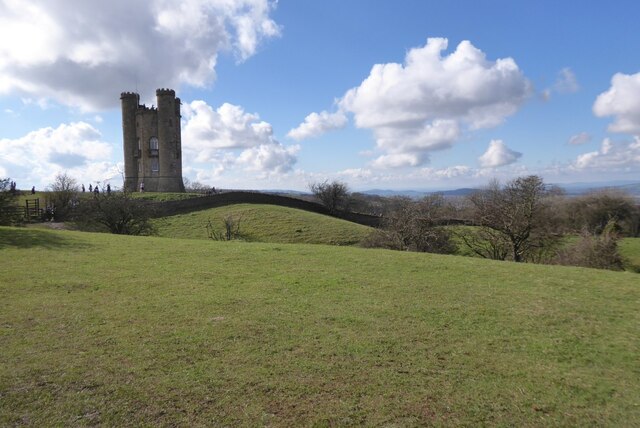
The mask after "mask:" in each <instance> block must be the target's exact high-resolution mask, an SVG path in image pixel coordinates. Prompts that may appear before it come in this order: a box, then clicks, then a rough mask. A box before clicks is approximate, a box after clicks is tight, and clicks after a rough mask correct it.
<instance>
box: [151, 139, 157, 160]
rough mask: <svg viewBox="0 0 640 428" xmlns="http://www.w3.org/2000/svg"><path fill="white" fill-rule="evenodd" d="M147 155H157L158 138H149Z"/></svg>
mask: <svg viewBox="0 0 640 428" xmlns="http://www.w3.org/2000/svg"><path fill="white" fill-rule="evenodd" d="M149 156H158V138H157V137H151V138H150V139H149Z"/></svg>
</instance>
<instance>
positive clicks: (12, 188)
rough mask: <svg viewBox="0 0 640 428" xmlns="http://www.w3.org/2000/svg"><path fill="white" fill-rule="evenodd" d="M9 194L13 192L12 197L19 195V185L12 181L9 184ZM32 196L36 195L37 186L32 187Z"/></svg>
mask: <svg viewBox="0 0 640 428" xmlns="http://www.w3.org/2000/svg"><path fill="white" fill-rule="evenodd" d="M9 192H11V194H12V195H17V194H18V185H17V184H16V182H15V181H11V182H10V183H9ZM31 194H32V195H35V194H36V186H33V187H31Z"/></svg>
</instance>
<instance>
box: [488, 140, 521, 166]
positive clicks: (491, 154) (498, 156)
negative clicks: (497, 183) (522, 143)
mask: <svg viewBox="0 0 640 428" xmlns="http://www.w3.org/2000/svg"><path fill="white" fill-rule="evenodd" d="M520 157H522V153H519V152H516V151H514V150H511V149H510V148H508V147H507V145H506V144H504V142H503V141H502V140H491V142H490V143H489V147H488V148H487V151H486V152H484V154H483V155H482V156H480V157H479V158H478V161H479V162H480V166H481V167H483V168H497V167H500V166H504V165H509V164H512V163H514V162H516V161H517V160H518V159H519V158H520Z"/></svg>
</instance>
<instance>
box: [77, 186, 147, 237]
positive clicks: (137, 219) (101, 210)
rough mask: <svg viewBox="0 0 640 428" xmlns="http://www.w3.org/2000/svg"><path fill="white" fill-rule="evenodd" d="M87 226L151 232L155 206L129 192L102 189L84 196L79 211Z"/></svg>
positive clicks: (132, 232) (121, 231)
mask: <svg viewBox="0 0 640 428" xmlns="http://www.w3.org/2000/svg"><path fill="white" fill-rule="evenodd" d="M75 220H76V223H77V224H78V226H79V228H81V229H84V230H101V229H102V230H107V231H109V232H111V233H114V234H118V235H151V234H153V232H154V229H153V225H152V224H151V209H150V208H149V206H148V205H147V204H146V203H145V201H144V200H141V199H137V198H132V197H131V195H130V193H129V192H126V191H123V192H111V194H107V193H101V194H96V195H92V196H89V197H87V198H84V199H83V200H82V201H81V203H80V205H79V207H78V210H77V212H76V216H75Z"/></svg>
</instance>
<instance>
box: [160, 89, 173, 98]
mask: <svg viewBox="0 0 640 428" xmlns="http://www.w3.org/2000/svg"><path fill="white" fill-rule="evenodd" d="M160 95H171V96H172V97H175V96H176V91H174V90H173V89H165V88H160V89H156V96H160Z"/></svg>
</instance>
